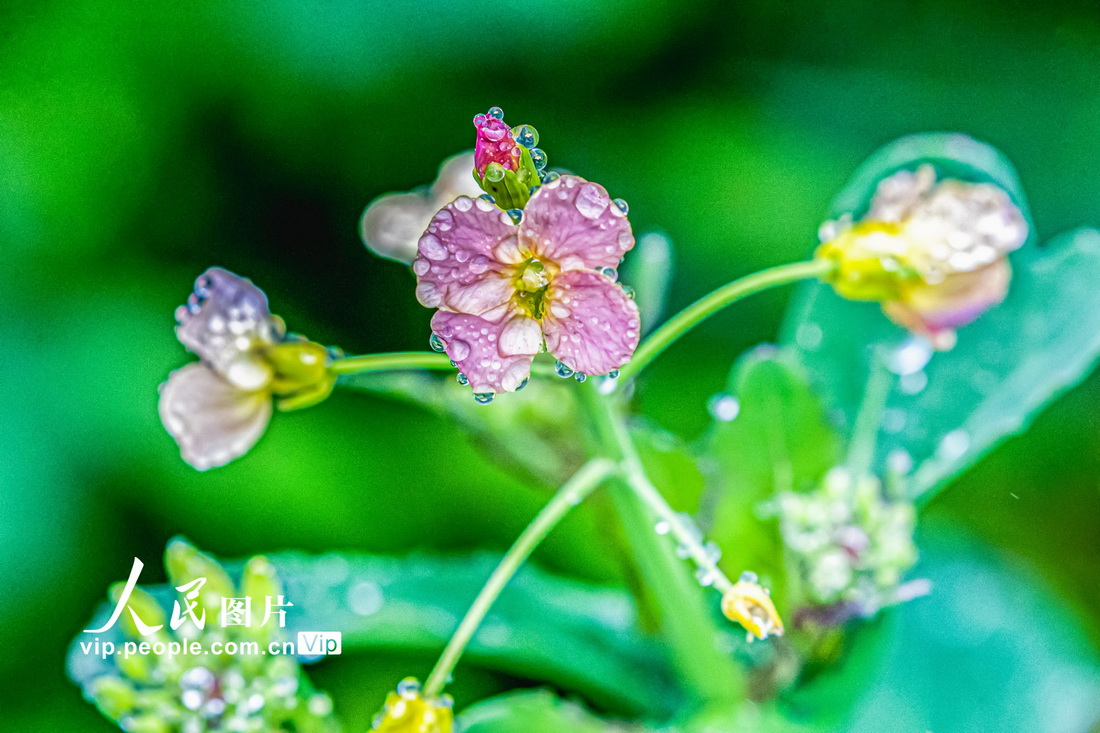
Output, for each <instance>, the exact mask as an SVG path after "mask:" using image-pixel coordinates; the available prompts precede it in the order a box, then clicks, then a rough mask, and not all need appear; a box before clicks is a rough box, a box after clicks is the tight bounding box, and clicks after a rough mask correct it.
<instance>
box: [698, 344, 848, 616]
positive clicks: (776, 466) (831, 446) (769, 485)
mask: <svg viewBox="0 0 1100 733" xmlns="http://www.w3.org/2000/svg"><path fill="white" fill-rule="evenodd" d="M712 412H713V413H714V414H715V418H716V419H715V422H714V425H713V427H712V428H711V430H710V432H709V434H708V435H707V437H706V439H705V441H704V455H705V456H706V457H707V459H708V461H709V463H708V466H709V469H710V470H709V472H708V473H709V476H708V479H709V480H708V493H707V500H706V517H707V520H708V521H707V524H708V525H709V527H710V535H711V537H712V538H713V539H714V540H715V541H717V542H718V543H719V544H720V545H722V546H723V547H728V548H731V552H730V554H729V561H730V562H731V563H736V565H735V566H734V565H732V564H731V565H727V566H726V567H725V568H724V569H725V570H727V572H730V573H732V574H734V575H736V574H739V573H740V572H741V571H742V570H745V569H750V570H753V571H755V572H756V573H758V574H759V575H760V576H761V579H762V580H763V582H764V583H765V585H767V586H768V587H770V588H772V591H773V594H774V595H775V596H776V600H777V601H779V602H780V603H781V604H782V601H783V599H784V597H785V596H784V588H783V585H784V577H785V573H784V572H783V567H782V565H783V545H782V541H781V539H780V537H779V529H778V526H777V523H776V522H775V521H774V519H771V518H768V517H766V516H762V515H761V506H762V505H763V504H765V503H766V502H767V501H769V500H770V499H772V498H773V497H775V496H776V495H777V494H778V493H780V492H784V491H802V490H807V489H811V488H813V487H814V486H816V484H817V483H818V482H819V481H820V479H821V478H822V476H824V474H825V472H826V471H827V470H828V469H829V468H831V467H832V466H834V465H836V464H837V462H838V460H839V457H840V447H839V440H838V437H837V435H836V433H835V431H834V430H833V428H832V426H831V425H830V424H829V422H828V420H827V419H826V416H825V413H824V410H823V408H822V406H821V403H820V401H819V400H818V398H817V396H816V395H815V394H814V392H813V390H812V389H811V388H810V385H809V383H808V381H807V377H806V375H805V374H804V372H803V370H802V369H801V368H800V367H799V366H798V365H797V363H795V360H794V358H793V356H792V354H790V353H789V352H784V351H781V350H779V349H776V348H775V347H772V346H761V347H758V348H756V349H755V350H753V351H751V352H748V353H747V354H745V355H744V356H742V357H741V358H740V359H739V360H738V361H737V363H736V364H735V365H734V367H733V369H732V371H731V372H730V376H729V381H728V386H727V393H726V394H723V395H718V396H716V398H715V400H714V402H713V403H712Z"/></svg>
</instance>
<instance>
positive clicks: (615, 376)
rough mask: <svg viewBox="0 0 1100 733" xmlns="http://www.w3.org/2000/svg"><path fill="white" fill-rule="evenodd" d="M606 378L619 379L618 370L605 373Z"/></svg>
mask: <svg viewBox="0 0 1100 733" xmlns="http://www.w3.org/2000/svg"><path fill="white" fill-rule="evenodd" d="M607 378H608V379H618V378H619V370H618V369H612V370H611V371H609V372H608V373H607Z"/></svg>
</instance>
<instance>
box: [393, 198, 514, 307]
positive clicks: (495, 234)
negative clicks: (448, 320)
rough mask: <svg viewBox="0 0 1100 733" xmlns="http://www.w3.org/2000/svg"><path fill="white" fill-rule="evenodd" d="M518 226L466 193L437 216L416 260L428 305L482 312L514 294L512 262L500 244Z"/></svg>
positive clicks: (415, 269)
mask: <svg viewBox="0 0 1100 733" xmlns="http://www.w3.org/2000/svg"><path fill="white" fill-rule="evenodd" d="M516 234H517V229H516V226H515V225H514V224H513V223H512V220H511V219H510V218H508V215H507V214H505V213H504V212H503V211H501V210H500V209H498V208H497V207H495V206H494V205H493V204H491V203H489V202H488V201H486V200H484V199H481V198H478V199H471V198H469V197H466V196H460V197H458V198H457V199H455V200H454V201H453V202H452V203H450V204H447V205H446V206H444V207H443V208H442V209H440V210H439V212H438V213H437V214H436V215H435V217H434V218H433V219H432V221H431V223H430V224H429V225H428V230H427V231H426V232H425V233H424V236H422V237H421V238H420V243H419V245H418V250H419V254H418V255H417V257H416V261H415V262H413V272H414V273H416V278H417V286H416V297H417V299H418V300H419V301H420V303H421V304H422V305H424V306H426V307H428V308H445V309H447V310H450V311H454V312H456V313H469V314H472V315H480V314H482V313H485V312H486V311H489V310H492V309H493V308H496V307H498V306H501V305H503V304H504V303H505V302H507V300H508V299H509V298H510V297H512V292H513V291H514V289H515V288H514V287H513V285H512V268H511V267H510V266H509V265H507V264H505V263H502V262H499V261H498V260H497V259H496V257H495V256H494V253H493V251H494V249H495V248H496V247H497V246H498V245H500V244H501V243H502V242H507V241H508V240H514V239H515V237H516Z"/></svg>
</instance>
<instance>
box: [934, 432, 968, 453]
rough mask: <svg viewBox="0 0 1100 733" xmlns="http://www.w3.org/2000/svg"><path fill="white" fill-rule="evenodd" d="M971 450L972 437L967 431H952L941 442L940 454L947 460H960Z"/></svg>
mask: <svg viewBox="0 0 1100 733" xmlns="http://www.w3.org/2000/svg"><path fill="white" fill-rule="evenodd" d="M969 448H970V436H969V435H967V433H966V431H965V430H952V431H951V432H950V433H948V434H947V435H945V436H943V440H942V441H940V447H939V450H938V452H939V454H940V456H941V457H942V458H944V459H946V460H955V459H956V458H960V457H962V456H963V454H965V453H966V451H967V450H968V449H969Z"/></svg>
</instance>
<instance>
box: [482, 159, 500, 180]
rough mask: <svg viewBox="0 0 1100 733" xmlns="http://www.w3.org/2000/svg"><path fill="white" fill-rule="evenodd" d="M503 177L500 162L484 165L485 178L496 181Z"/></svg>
mask: <svg viewBox="0 0 1100 733" xmlns="http://www.w3.org/2000/svg"><path fill="white" fill-rule="evenodd" d="M503 179H504V166H502V165H501V164H500V163H490V164H489V165H487V166H485V180H486V181H491V182H493V183H496V182H498V181H501V180H503Z"/></svg>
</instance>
